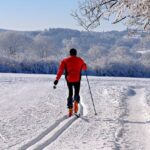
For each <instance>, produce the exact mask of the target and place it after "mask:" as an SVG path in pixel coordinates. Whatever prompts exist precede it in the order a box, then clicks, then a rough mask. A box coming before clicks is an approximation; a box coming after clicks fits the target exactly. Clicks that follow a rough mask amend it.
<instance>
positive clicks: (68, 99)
mask: <svg viewBox="0 0 150 150" xmlns="http://www.w3.org/2000/svg"><path fill="white" fill-rule="evenodd" d="M67 86H68V90H69V95H68V98H67V106H68V108H69V117H70V116H72V107H73V104H72V103H73V98H72V97H73V85H72V84H71V83H69V82H67Z"/></svg>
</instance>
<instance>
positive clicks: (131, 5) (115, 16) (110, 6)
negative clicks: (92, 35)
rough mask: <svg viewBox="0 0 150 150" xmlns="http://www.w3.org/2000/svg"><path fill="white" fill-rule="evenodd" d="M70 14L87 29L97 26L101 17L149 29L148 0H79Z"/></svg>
mask: <svg viewBox="0 0 150 150" xmlns="http://www.w3.org/2000/svg"><path fill="white" fill-rule="evenodd" d="M72 15H73V17H74V18H75V19H77V20H78V22H79V24H80V25H81V26H83V27H84V28H85V29H87V30H90V29H93V28H96V27H98V26H99V25H100V23H101V20H102V19H105V20H111V22H112V23H113V24H116V23H118V22H123V23H125V24H126V25H127V26H128V27H129V28H134V29H144V30H150V0H84V1H83V2H81V0H80V3H79V9H78V10H76V11H74V12H73V13H72Z"/></svg>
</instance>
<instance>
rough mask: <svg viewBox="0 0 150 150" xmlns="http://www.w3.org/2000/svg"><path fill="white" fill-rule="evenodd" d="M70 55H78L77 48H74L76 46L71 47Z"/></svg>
mask: <svg viewBox="0 0 150 150" xmlns="http://www.w3.org/2000/svg"><path fill="white" fill-rule="evenodd" d="M70 55H71V56H76V55H77V50H76V49H74V48H72V49H70Z"/></svg>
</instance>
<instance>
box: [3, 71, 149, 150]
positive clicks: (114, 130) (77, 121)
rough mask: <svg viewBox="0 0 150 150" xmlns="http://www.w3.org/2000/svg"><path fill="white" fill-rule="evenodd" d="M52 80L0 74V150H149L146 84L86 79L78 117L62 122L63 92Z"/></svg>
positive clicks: (62, 86)
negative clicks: (54, 86)
mask: <svg viewBox="0 0 150 150" xmlns="http://www.w3.org/2000/svg"><path fill="white" fill-rule="evenodd" d="M54 77H55V76H50V75H27V74H0V150H26V149H27V150H150V79H138V78H110V77H90V78H89V80H90V84H91V89H92V93H93V98H94V102H95V105H96V110H97V113H98V115H97V116H95V115H94V111H93V105H92V103H91V97H90V94H89V90H88V84H87V82H86V79H85V78H83V79H82V84H81V102H82V103H81V107H80V112H81V114H82V116H81V117H80V118H77V117H75V116H73V117H71V118H67V116H66V114H67V109H66V97H67V87H66V83H65V81H64V79H62V80H61V81H60V82H59V84H58V87H57V89H56V90H53V81H54Z"/></svg>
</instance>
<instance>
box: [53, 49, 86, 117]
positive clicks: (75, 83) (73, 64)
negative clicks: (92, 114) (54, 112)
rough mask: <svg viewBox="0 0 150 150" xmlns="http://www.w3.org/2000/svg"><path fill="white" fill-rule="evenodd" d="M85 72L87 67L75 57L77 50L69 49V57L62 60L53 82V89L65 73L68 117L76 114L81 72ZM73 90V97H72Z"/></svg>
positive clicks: (80, 59)
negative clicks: (67, 92)
mask: <svg viewBox="0 0 150 150" xmlns="http://www.w3.org/2000/svg"><path fill="white" fill-rule="evenodd" d="M82 70H87V66H86V64H85V62H84V60H83V59H82V58H80V57H77V50H76V49H74V48H72V49H70V56H69V57H67V58H65V59H63V60H62V61H61V63H60V66H59V69H58V72H57V76H56V80H55V81H54V87H56V85H57V84H58V81H59V79H60V78H61V75H62V74H63V72H64V71H65V78H66V82H67V86H68V90H69V95H68V98H67V106H68V116H69V117H71V116H72V115H73V110H74V113H75V114H76V113H77V112H78V104H79V102H80V95H79V92H80V81H81V71H82ZM73 88H74V97H73Z"/></svg>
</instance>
